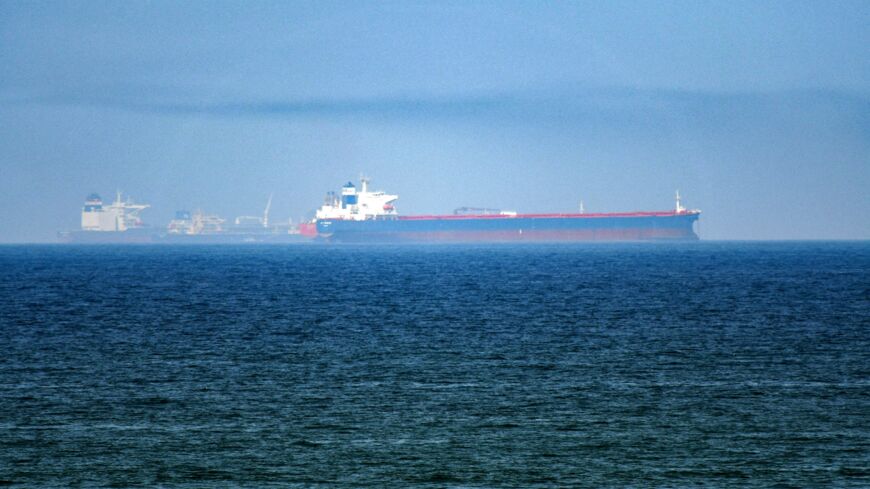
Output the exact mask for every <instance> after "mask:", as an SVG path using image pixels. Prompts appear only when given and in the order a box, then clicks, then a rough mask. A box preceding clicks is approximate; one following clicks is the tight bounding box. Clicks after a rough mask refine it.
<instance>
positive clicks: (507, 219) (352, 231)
mask: <svg viewBox="0 0 870 489" xmlns="http://www.w3.org/2000/svg"><path fill="white" fill-rule="evenodd" d="M398 198H399V197H398V195H391V194H387V193H384V192H381V191H370V190H369V181H368V180H367V179H365V178H363V179H362V180H361V182H360V189H359V190H358V189H357V188H356V186H355V185H354V184H353V183H350V182H348V183H347V184H345V185H344V186H343V187H342V189H341V193H340V194H336V193H335V192H329V193H328V194H327V196H326V200H325V202H324V204H323V206H322V207H320V209H318V210H317V213H316V217H315V220H314V224H315V226H316V232H317V237H318V238H320V239H326V240H329V241H338V242H358V243H383V242H459V243H461V242H474V241H480V242H573V241H653V240H684V241H685V240H697V239H698V235H697V234H696V233H695V230H694V224H695V222H696V221H697V220H698V217H699V216H700V214H701V211H700V210H697V209H686V208H685V207H683V206H682V203H681V200H680V195H679V192H677V195H676V206H675V208H674V209H673V210H667V211H640V212H611V213H586V212H584V211H583V210H582V208H581V211H580V212H579V213H551V214H519V213H517V212H512V211H502V210H498V209H482V208H468V207H463V208H459V209H457V210H456V211H454V213H453V214H447V215H418V216H401V215H399V213H398V212H397V210H396V207H395V202H396V201H397V200H398ZM581 207H582V206H581Z"/></svg>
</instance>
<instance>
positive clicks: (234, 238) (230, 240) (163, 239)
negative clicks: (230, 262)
mask: <svg viewBox="0 0 870 489" xmlns="http://www.w3.org/2000/svg"><path fill="white" fill-rule="evenodd" d="M58 241H60V242H61V243H71V244H171V245H185V244H246V243H275V244H286V243H310V242H312V237H311V236H305V235H302V234H289V233H207V234H190V235H188V234H173V233H163V232H155V231H154V230H153V229H151V230H148V229H131V230H127V231H116V232H108V231H107V232H100V231H70V232H62V233H58Z"/></svg>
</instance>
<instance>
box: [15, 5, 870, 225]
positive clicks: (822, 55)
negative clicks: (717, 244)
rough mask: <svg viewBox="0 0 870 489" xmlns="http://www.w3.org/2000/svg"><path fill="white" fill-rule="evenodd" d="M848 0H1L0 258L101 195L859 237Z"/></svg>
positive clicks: (168, 209) (855, 22)
mask: <svg viewBox="0 0 870 489" xmlns="http://www.w3.org/2000/svg"><path fill="white" fill-rule="evenodd" d="M868 26H870V2H866V1H854V2H850V1H819V2H800V1H789V2H763V1H747V2H743V1H728V2H706V1H701V0H694V1H685V2H682V1H676V2H670V1H649V2H644V1H631V2H622V1H609V2H600V1H591V2H552V3H550V2H539V1H529V2H504V1H499V2H485V1H474V2H471V1H468V2H451V1H447V2H411V1H396V2H324V1H317V2H310V3H306V2H255V1H244V2H242V1H238V2H219V1H215V2H196V1H186V2H162V1H130V2H99V1H87V2H19V1H9V0H0V242H51V241H54V240H55V236H56V233H57V232H58V231H61V230H71V229H76V228H77V227H78V225H79V213H80V211H81V206H82V203H83V200H84V197H85V196H86V195H88V194H89V193H91V192H98V193H100V194H102V195H103V196H104V198H106V197H108V196H110V195H112V194H113V193H114V192H115V191H116V190H121V191H123V192H124V193H125V194H129V195H130V196H131V197H132V198H133V199H134V200H135V201H137V202H141V203H148V204H151V206H152V207H151V208H150V209H147V210H146V211H144V212H143V214H142V217H143V218H144V220H145V221H146V222H148V223H149V224H152V225H155V226H163V225H165V224H166V223H167V222H168V220H169V219H170V218H171V217H172V216H173V214H174V212H175V211H176V210H179V209H189V210H194V209H202V210H203V211H206V212H209V213H216V214H219V215H221V216H223V217H225V218H228V219H232V218H233V217H234V216H238V215H257V214H259V213H261V212H262V209H263V208H264V207H265V204H266V200H267V198H268V196H269V194H272V193H274V201H273V204H272V213H271V220H272V221H273V222H277V221H279V220H286V219H291V218H292V219H293V220H294V221H296V222H298V221H299V220H300V219H304V218H309V217H310V216H311V215H312V214H313V211H314V210H315V209H316V208H317V207H318V206H319V205H320V204H321V203H322V201H323V196H324V194H325V193H326V191H329V190H337V189H339V188H340V186H341V185H342V184H343V183H345V182H347V181H349V180H357V179H358V178H359V175H360V174H361V173H364V174H366V175H367V176H369V177H370V178H371V180H372V186H373V187H374V188H375V189H379V190H384V191H387V192H388V193H395V194H398V195H399V200H398V202H397V209H398V210H399V212H400V213H401V214H421V213H426V214H429V213H451V212H452V211H453V209H455V208H457V207H462V206H473V207H495V208H501V209H505V210H513V211H518V212H572V211H576V209H577V207H578V203H579V201H581V200H582V201H583V202H584V205H585V208H586V211H587V212H607V211H631V210H664V209H671V208H673V205H674V202H673V195H674V191H675V190H677V189H679V190H680V193H681V194H682V196H683V204H684V205H686V206H687V207H689V208H698V209H701V210H702V211H703V213H702V215H701V221H700V222H701V224H700V226H701V227H700V234H701V237H702V239H711V240H716V239H737V240H740V239H870V190H868V189H870V27H868Z"/></svg>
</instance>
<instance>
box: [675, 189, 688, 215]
mask: <svg viewBox="0 0 870 489" xmlns="http://www.w3.org/2000/svg"><path fill="white" fill-rule="evenodd" d="M675 198H676V199H677V207H676V208H675V210H674V212H675V213H677V214H682V213H683V212H685V210H686V208H685V207H683V202H682V200H681V199H680V191H679V190H677V193H676V196H675Z"/></svg>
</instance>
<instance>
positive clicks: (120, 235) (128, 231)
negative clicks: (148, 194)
mask: <svg viewBox="0 0 870 489" xmlns="http://www.w3.org/2000/svg"><path fill="white" fill-rule="evenodd" d="M271 202H272V198H271V197H270V198H269V202H268V203H267V204H266V210H265V211H264V213H263V217H262V219H261V218H259V217H253V216H241V217H238V218H236V220H235V221H234V222H233V223H232V224H230V225H226V221H225V220H224V219H222V218H220V217H218V216H215V215H211V214H205V213H203V212H202V211H196V212H193V213H191V212H187V211H178V212H176V215H175V219H173V220H172V221H170V223H169V225H168V226H167V227H166V228H165V229H160V228H153V227H149V226H147V225H145V224H144V223H143V222H142V219H141V218H140V216H139V213H140V212H142V211H143V210H145V209H147V208H149V207H150V205H147V204H134V203H133V202H132V201H131V200H130V199H129V198H128V199H127V200H124V199H122V197H121V193H120V192H118V193H117V195H116V197H115V201H114V202H112V203H111V204H104V203H103V200H102V198H100V196H99V195H98V194H90V195H89V196H88V197H87V198H86V199H85V204H84V206H83V207H82V213H81V229H80V230H77V231H66V232H60V233H58V239H59V240H60V241H61V242H64V243H83V244H87V243H94V244H97V243H106V244H111V243H166V244H198V243H227V244H232V243H295V242H308V241H311V239H312V237H313V236H310V235H304V234H302V233H300V232H299V228H297V227H296V226H291V225H290V224H289V223H288V224H270V223H269V208H270V207H271Z"/></svg>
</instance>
